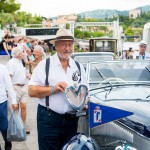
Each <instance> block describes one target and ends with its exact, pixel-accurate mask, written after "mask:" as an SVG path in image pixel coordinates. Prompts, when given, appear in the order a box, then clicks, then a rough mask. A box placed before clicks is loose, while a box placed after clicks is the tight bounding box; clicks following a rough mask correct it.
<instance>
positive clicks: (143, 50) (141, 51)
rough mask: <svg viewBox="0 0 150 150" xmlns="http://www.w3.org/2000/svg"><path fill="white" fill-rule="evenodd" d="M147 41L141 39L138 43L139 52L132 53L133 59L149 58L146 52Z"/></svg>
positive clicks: (149, 55)
mask: <svg viewBox="0 0 150 150" xmlns="http://www.w3.org/2000/svg"><path fill="white" fill-rule="evenodd" d="M146 48H147V42H146V41H141V42H140V44H139V52H138V53H135V54H133V59H141V60H150V54H149V53H147V52H146Z"/></svg>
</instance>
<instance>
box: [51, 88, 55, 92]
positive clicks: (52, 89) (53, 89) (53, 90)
mask: <svg viewBox="0 0 150 150" xmlns="http://www.w3.org/2000/svg"><path fill="white" fill-rule="evenodd" d="M51 93H52V94H55V87H54V86H52V87H51Z"/></svg>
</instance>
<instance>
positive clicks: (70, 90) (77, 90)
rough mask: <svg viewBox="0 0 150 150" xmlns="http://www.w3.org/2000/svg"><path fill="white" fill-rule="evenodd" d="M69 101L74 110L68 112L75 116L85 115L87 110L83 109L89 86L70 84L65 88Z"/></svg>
mask: <svg viewBox="0 0 150 150" xmlns="http://www.w3.org/2000/svg"><path fill="white" fill-rule="evenodd" d="M65 94H66V99H67V102H68V103H69V104H70V105H71V107H72V108H73V109H74V111H70V112H67V113H66V114H70V115H72V116H75V117H80V116H85V115H86V111H83V110H82V109H83V107H84V105H85V101H86V97H87V95H88V88H87V86H85V85H80V86H79V87H73V86H69V87H67V88H66V90H65Z"/></svg>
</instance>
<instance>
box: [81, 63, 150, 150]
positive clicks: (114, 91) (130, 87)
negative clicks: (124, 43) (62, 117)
mask: <svg viewBox="0 0 150 150" xmlns="http://www.w3.org/2000/svg"><path fill="white" fill-rule="evenodd" d="M87 66H88V67H87V69H86V73H87V78H88V81H89V86H90V95H91V98H90V99H91V101H92V102H94V103H99V104H102V105H105V106H110V107H115V108H119V109H122V110H127V111H130V112H133V113H134V114H133V115H131V116H129V117H126V118H123V119H120V120H117V121H114V122H111V123H107V124H104V125H101V126H98V127H96V128H94V129H91V130H90V133H91V135H92V136H93V137H94V138H95V139H96V141H97V142H98V144H99V145H100V146H101V147H107V148H106V149H109V147H116V146H119V145H121V144H122V143H127V144H128V145H130V146H132V147H134V148H136V149H138V150H150V61H133V60H130V61H127V60H125V61H123V60H120V61H101V62H93V63H89V64H88V65H87ZM79 131H80V132H84V133H86V134H88V133H89V130H88V118H87V117H81V118H80V121H79Z"/></svg>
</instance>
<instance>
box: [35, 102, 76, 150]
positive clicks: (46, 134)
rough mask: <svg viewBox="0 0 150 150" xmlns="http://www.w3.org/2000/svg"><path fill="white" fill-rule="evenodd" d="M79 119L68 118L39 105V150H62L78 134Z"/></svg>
mask: <svg viewBox="0 0 150 150" xmlns="http://www.w3.org/2000/svg"><path fill="white" fill-rule="evenodd" d="M77 124H78V118H72V117H66V116H65V115H61V114H58V113H56V112H53V111H51V110H47V108H46V107H43V106H41V105H38V111H37V130H38V144H39V150H60V149H61V148H62V147H63V145H64V144H65V143H67V142H68V141H69V140H70V138H71V137H72V136H74V135H76V133H77Z"/></svg>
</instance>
